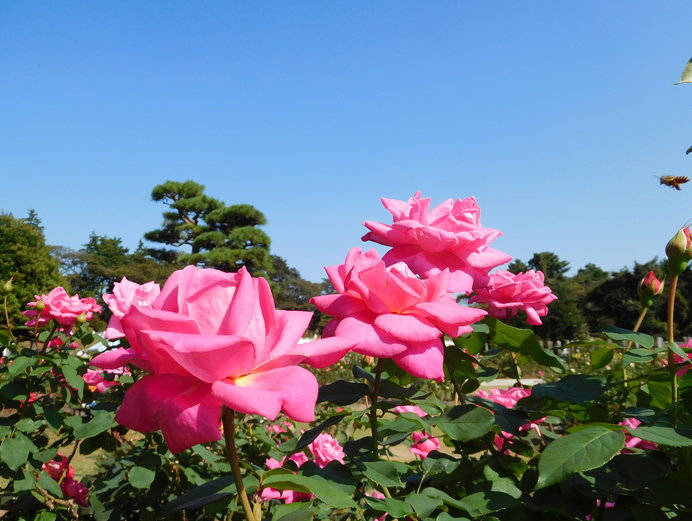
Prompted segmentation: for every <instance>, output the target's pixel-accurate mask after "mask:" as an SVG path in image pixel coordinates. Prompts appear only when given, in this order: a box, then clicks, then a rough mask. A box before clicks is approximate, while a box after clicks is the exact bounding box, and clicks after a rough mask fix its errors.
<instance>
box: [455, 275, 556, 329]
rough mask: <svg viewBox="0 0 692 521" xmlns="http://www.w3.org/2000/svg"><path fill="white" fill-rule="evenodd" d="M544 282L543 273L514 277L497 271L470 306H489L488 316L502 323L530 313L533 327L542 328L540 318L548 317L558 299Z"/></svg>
mask: <svg viewBox="0 0 692 521" xmlns="http://www.w3.org/2000/svg"><path fill="white" fill-rule="evenodd" d="M543 280H544V277H543V273H542V272H540V271H533V270H529V271H527V272H526V273H518V274H514V273H510V272H509V271H507V270H497V271H496V272H494V273H493V274H491V275H490V282H489V284H488V286H487V287H485V288H478V289H477V290H476V294H475V295H474V296H472V297H471V298H470V299H469V303H474V302H483V303H486V304H488V313H489V314H490V315H491V316H493V317H495V318H499V319H506V318H511V317H513V316H515V315H516V314H517V313H518V312H519V310H520V309H521V310H524V311H525V312H526V317H527V322H528V323H529V324H531V325H534V326H540V325H541V319H540V317H544V316H546V315H547V314H548V304H550V303H551V302H552V301H553V300H555V299H557V297H556V296H555V295H553V293H552V292H551V290H550V288H549V287H548V286H546V285H544V283H543Z"/></svg>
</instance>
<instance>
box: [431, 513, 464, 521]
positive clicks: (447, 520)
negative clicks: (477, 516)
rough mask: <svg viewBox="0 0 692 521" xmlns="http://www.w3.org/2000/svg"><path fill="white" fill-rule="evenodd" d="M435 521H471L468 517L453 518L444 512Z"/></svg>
mask: <svg viewBox="0 0 692 521" xmlns="http://www.w3.org/2000/svg"><path fill="white" fill-rule="evenodd" d="M435 521H470V520H469V518H468V517H452V516H450V515H449V514H448V513H447V512H442V513H441V514H440V515H439V516H437V517H436V518H435Z"/></svg>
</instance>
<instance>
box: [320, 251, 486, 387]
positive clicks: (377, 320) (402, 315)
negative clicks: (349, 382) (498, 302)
mask: <svg viewBox="0 0 692 521" xmlns="http://www.w3.org/2000/svg"><path fill="white" fill-rule="evenodd" d="M326 271H327V274H328V275H329V279H330V280H331V282H332V284H333V285H334V288H335V289H336V291H337V292H338V293H336V294H332V295H322V296H318V297H313V298H312V299H310V302H312V303H313V304H314V305H315V307H317V309H319V310H320V311H322V312H324V313H327V314H329V315H331V316H333V317H335V318H334V319H333V320H331V321H330V322H329V323H328V324H327V326H326V327H325V329H324V332H323V337H336V338H346V339H349V340H351V341H353V342H355V346H354V347H353V348H352V349H353V351H355V352H356V353H360V354H362V355H366V356H374V357H378V358H391V359H392V360H393V361H394V362H395V363H396V364H397V365H398V366H399V367H401V368H402V369H404V370H405V371H407V372H408V373H410V374H412V375H413V376H417V377H420V378H430V379H434V380H438V381H442V380H443V378H444V370H443V368H442V362H443V353H444V349H443V346H442V340H441V339H440V337H441V336H442V333H443V332H444V333H446V334H448V335H450V336H452V337H457V336H459V335H462V334H464V333H468V332H470V331H472V328H471V324H472V323H474V322H476V321H478V320H480V319H481V318H482V317H483V316H484V315H485V314H486V312H485V311H483V310H480V309H475V308H470V307H466V306H460V305H459V304H457V302H456V301H455V300H454V299H453V298H452V297H451V296H450V295H449V294H448V293H447V290H448V283H449V272H448V271H447V270H444V271H441V272H439V273H438V274H436V275H434V276H432V277H430V278H428V279H420V278H418V277H416V275H415V274H414V273H413V272H412V271H411V270H410V269H409V268H408V267H407V266H406V264H404V263H397V264H394V265H392V266H386V265H385V263H384V261H383V260H382V259H380V257H379V255H378V254H377V252H376V251H375V250H370V251H368V252H365V253H363V252H362V251H361V250H360V248H353V249H352V250H351V251H350V252H349V253H348V255H347V256H346V261H345V263H344V264H341V265H339V266H331V267H328V268H326Z"/></svg>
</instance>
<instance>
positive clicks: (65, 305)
mask: <svg viewBox="0 0 692 521" xmlns="http://www.w3.org/2000/svg"><path fill="white" fill-rule="evenodd" d="M35 298H36V301H34V302H29V303H28V304H27V306H29V307H31V308H36V305H37V303H38V302H39V301H40V302H42V303H43V306H44V307H43V309H42V310H41V311H40V315H39V311H38V310H36V309H30V310H27V311H24V312H23V314H24V315H25V316H26V317H27V318H29V319H30V320H29V321H28V322H26V325H27V326H29V327H35V326H36V320H37V318H36V317H37V315H38V325H39V327H40V326H44V325H45V324H46V323H47V322H48V321H50V320H51V319H53V320H55V321H56V322H57V323H58V324H60V325H61V326H65V327H68V328H69V327H72V326H74V325H75V323H76V322H77V318H78V317H79V316H80V315H83V316H84V318H85V320H91V319H92V317H93V314H94V313H98V312H99V311H101V306H99V305H98V304H97V303H96V301H95V300H94V299H93V298H91V297H89V298H82V299H80V298H79V295H74V296H72V297H70V296H69V295H68V294H67V291H65V288H63V287H60V286H58V287H57V288H55V289H53V290H51V292H50V293H48V295H36V296H35Z"/></svg>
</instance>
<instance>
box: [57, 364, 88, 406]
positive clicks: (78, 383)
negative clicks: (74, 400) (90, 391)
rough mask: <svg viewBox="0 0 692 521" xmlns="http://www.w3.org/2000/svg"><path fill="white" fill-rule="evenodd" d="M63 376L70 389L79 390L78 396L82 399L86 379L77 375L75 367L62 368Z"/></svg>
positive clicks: (65, 366) (64, 366)
mask: <svg viewBox="0 0 692 521" xmlns="http://www.w3.org/2000/svg"><path fill="white" fill-rule="evenodd" d="M62 374H63V376H64V377H65V381H66V382H67V383H68V384H69V385H70V387H73V388H74V389H77V395H78V396H79V398H80V399H81V398H82V397H83V396H84V379H83V378H82V377H81V376H79V375H78V374H77V370H76V369H75V368H74V367H71V366H67V365H63V366H62Z"/></svg>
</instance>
